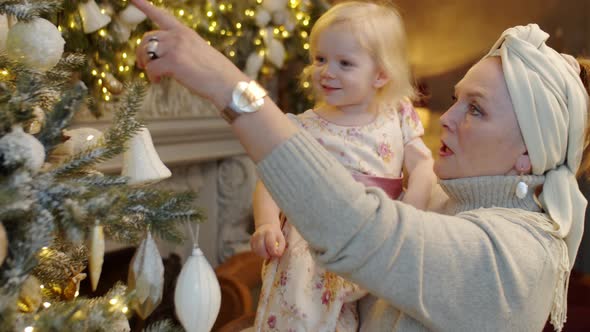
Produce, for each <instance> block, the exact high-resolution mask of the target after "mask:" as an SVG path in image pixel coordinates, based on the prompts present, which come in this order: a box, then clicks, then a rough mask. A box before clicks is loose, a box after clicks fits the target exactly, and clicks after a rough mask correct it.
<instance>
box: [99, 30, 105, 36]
mask: <svg viewBox="0 0 590 332" xmlns="http://www.w3.org/2000/svg"><path fill="white" fill-rule="evenodd" d="M98 34H99V35H100V36H101V37H104V36H106V35H107V32H106V31H104V29H100V30H99V31H98Z"/></svg>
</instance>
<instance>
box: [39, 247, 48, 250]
mask: <svg viewBox="0 0 590 332" xmlns="http://www.w3.org/2000/svg"><path fill="white" fill-rule="evenodd" d="M47 249H49V248H48V247H42V248H41V250H47Z"/></svg>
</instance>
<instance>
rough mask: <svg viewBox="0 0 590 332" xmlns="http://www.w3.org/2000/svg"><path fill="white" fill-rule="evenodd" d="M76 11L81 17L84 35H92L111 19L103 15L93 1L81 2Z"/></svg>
mask: <svg viewBox="0 0 590 332" xmlns="http://www.w3.org/2000/svg"><path fill="white" fill-rule="evenodd" d="M78 11H79V12H80V16H81V17H82V25H83V27H84V33H93V32H95V31H97V30H98V29H100V28H103V27H105V26H106V25H107V24H109V23H110V22H111V17H110V16H109V15H107V14H103V13H102V12H101V10H100V8H99V7H98V5H97V4H96V2H94V0H88V2H86V3H84V2H83V1H81V2H80V4H78Z"/></svg>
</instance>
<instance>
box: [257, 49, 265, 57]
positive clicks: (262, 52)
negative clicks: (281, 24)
mask: <svg viewBox="0 0 590 332" xmlns="http://www.w3.org/2000/svg"><path fill="white" fill-rule="evenodd" d="M264 53H266V52H264V50H260V51H258V54H259V55H260V56H264Z"/></svg>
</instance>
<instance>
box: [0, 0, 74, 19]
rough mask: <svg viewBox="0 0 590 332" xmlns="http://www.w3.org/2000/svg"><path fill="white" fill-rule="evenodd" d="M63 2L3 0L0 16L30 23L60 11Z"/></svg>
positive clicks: (57, 0) (51, 0)
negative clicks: (44, 15)
mask: <svg viewBox="0 0 590 332" xmlns="http://www.w3.org/2000/svg"><path fill="white" fill-rule="evenodd" d="M62 1H63V0H36V1H27V0H4V1H3V2H2V3H0V14H1V15H12V16H14V17H16V19H17V20H19V21H30V20H32V19H34V18H36V17H39V16H41V15H43V14H50V13H54V12H57V11H59V10H60V9H61V4H62Z"/></svg>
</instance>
